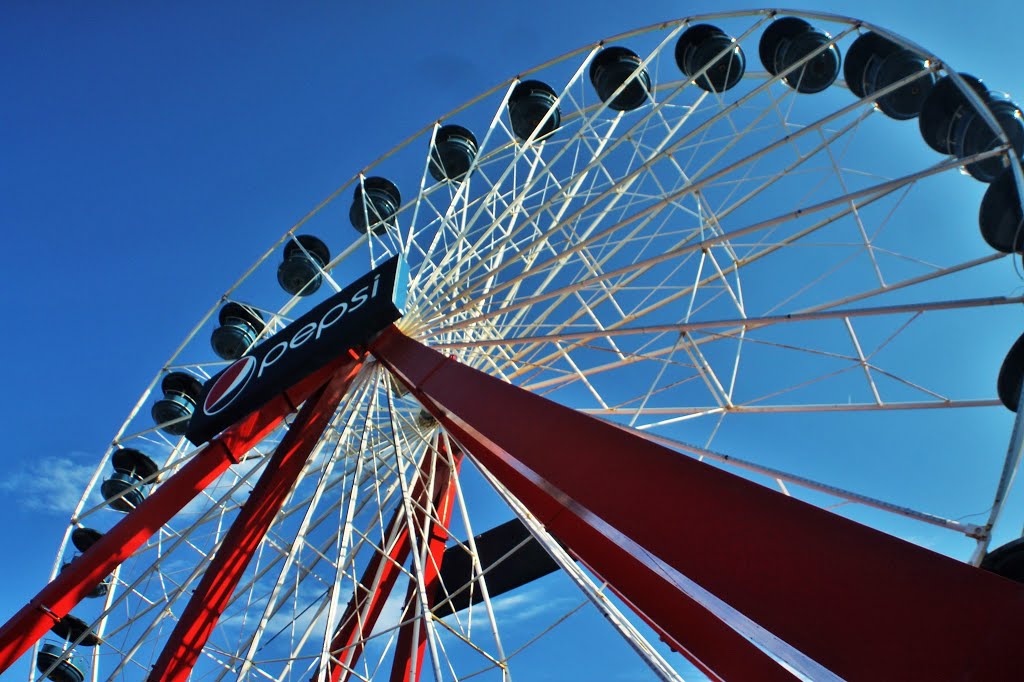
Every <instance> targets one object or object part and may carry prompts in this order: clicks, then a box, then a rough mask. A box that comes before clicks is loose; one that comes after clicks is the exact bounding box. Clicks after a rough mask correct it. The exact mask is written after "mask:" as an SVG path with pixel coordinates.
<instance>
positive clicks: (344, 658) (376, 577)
mask: <svg viewBox="0 0 1024 682" xmlns="http://www.w3.org/2000/svg"><path fill="white" fill-rule="evenodd" d="M432 471H433V472H435V473H434V475H433V477H432V476H431V472H432ZM449 471H450V470H449V467H448V462H447V459H446V458H444V457H440V458H439V457H437V453H436V451H435V450H434V449H433V448H429V449H428V450H427V452H426V453H425V454H424V457H423V460H422V461H421V462H420V467H419V473H418V475H417V477H416V479H415V480H414V481H413V484H412V490H410V492H409V495H410V497H411V498H412V499H413V500H414V501H416V506H417V507H419V506H423V504H424V502H425V499H433V500H434V502H435V504H437V503H438V501H439V495H442V494H444V493H445V491H446V490H447V487H448V482H449V480H450V477H449V475H448V472H449ZM441 472H444V475H440V474H441ZM428 496H429V498H428ZM384 537H385V538H387V541H386V544H385V545H384V548H383V552H378V553H376V554H374V555H373V557H371V559H370V562H369V564H368V565H367V567H366V569H365V570H364V571H363V575H362V577H361V578H360V580H359V585H358V586H356V588H355V590H354V592H353V594H352V598H351V600H349V603H348V606H347V607H346V608H345V612H344V614H343V615H342V617H341V620H340V621H338V627H337V629H336V631H335V634H334V638H333V639H332V640H331V648H330V659H329V660H328V661H327V675H326V679H328V680H330V681H331V682H339V680H342V681H344V680H348V678H349V676H350V674H351V670H352V669H353V668H354V667H355V665H356V663H357V662H358V661H359V658H360V656H362V653H363V648H364V646H365V641H366V638H367V637H369V636H370V633H371V632H372V631H373V628H374V626H375V625H376V624H377V619H378V618H379V617H380V613H381V611H382V610H383V608H384V603H385V602H386V601H387V598H388V596H389V595H390V594H391V590H392V589H394V586H395V581H397V580H398V577H399V575H401V573H402V569H401V566H402V564H403V563H405V560H406V559H407V558H408V557H409V550H410V549H411V543H410V538H409V524H408V523H407V522H406V518H405V509H404V508H403V507H402V506H399V507H398V508H397V509H396V510H395V513H394V516H392V517H391V521H390V522H389V523H388V526H387V530H386V531H385V532H384ZM318 679H320V677H319V675H316V676H314V677H313V680H314V682H315V681H316V680H318Z"/></svg>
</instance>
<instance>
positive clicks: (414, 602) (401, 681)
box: [391, 442, 462, 682]
mask: <svg viewBox="0 0 1024 682" xmlns="http://www.w3.org/2000/svg"><path fill="white" fill-rule="evenodd" d="M438 449H439V454H440V457H438V458H436V459H437V468H436V470H435V473H434V477H435V480H436V481H437V482H436V483H435V485H434V486H433V488H434V489H435V491H436V492H435V495H434V499H433V500H432V503H433V506H432V509H434V510H436V516H437V518H436V519H435V518H434V517H433V516H431V515H429V514H427V513H425V512H424V510H423V509H417V510H416V529H417V531H418V532H417V534H418V536H419V538H420V542H422V541H423V539H424V538H427V547H426V550H427V551H426V555H425V556H424V557H422V561H423V563H422V566H423V587H424V591H425V592H426V598H427V609H428V610H431V609H433V608H434V604H435V603H436V602H437V593H438V586H439V579H440V573H441V563H442V561H443V560H444V550H445V545H446V544H447V543H448V537H449V533H448V526H449V524H450V522H451V518H452V509H453V507H454V504H455V486H454V485H451V474H452V471H451V466H450V465H449V464H448V453H447V449H446V448H445V447H444V445H443V444H442V443H440V442H439V443H438ZM453 461H454V462H455V470H456V472H458V469H459V465H460V464H462V452H461V451H459V452H458V453H456V455H455V457H454V458H453ZM419 612H420V611H419V592H418V590H417V589H416V584H415V583H414V582H412V581H410V583H409V590H408V592H407V594H406V597H405V607H404V609H403V613H402V620H405V619H407V618H410V617H411V616H412V615H414V614H416V613H419ZM414 644H415V648H416V655H415V666H416V670H415V672H413V663H414V657H413V645H414ZM426 653H427V628H426V624H425V622H424V621H423V620H416V621H409V622H407V623H404V624H403V625H402V627H401V628H400V629H399V632H398V642H397V644H396V645H395V659H394V661H393V662H392V665H391V682H406V680H412V679H414V680H417V682H418V681H419V679H420V672H421V671H422V670H423V661H424V658H425V656H426Z"/></svg>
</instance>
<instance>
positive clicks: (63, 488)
mask: <svg viewBox="0 0 1024 682" xmlns="http://www.w3.org/2000/svg"><path fill="white" fill-rule="evenodd" d="M95 470H96V463H95V461H92V462H83V461H81V460H80V459H78V458H77V457H75V455H74V454H73V455H71V456H43V457H40V458H38V459H35V460H33V462H32V464H31V466H27V465H23V466H22V468H20V469H18V470H17V471H15V472H14V473H12V474H8V475H7V476H6V477H5V478H4V479H3V480H2V481H0V490H2V491H4V492H6V493H8V494H9V495H10V496H12V497H14V498H15V499H17V500H18V501H19V503H20V504H21V506H22V507H23V508H24V509H28V510H31V511H38V512H44V513H51V514H61V515H66V514H70V513H71V512H73V511H74V510H75V506H76V505H77V504H78V501H79V500H80V499H81V498H82V491H84V490H85V486H86V485H87V484H88V483H89V479H90V478H91V477H92V474H93V472H94V471H95Z"/></svg>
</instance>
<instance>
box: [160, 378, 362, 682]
mask: <svg viewBox="0 0 1024 682" xmlns="http://www.w3.org/2000/svg"><path fill="white" fill-rule="evenodd" d="M362 366H363V365H362V362H352V363H349V364H348V365H346V366H343V367H342V368H341V369H339V371H338V373H337V374H335V375H334V377H333V378H332V379H331V380H330V381H329V382H328V383H327V385H326V386H324V387H323V388H321V389H320V390H319V391H318V392H316V393H314V394H313V395H312V396H310V397H309V399H308V400H307V401H306V404H305V405H303V406H302V409H301V410H300V411H299V414H298V416H296V418H295V421H294V422H293V423H292V426H291V428H290V429H289V430H288V433H286V434H285V436H284V438H282V439H281V442H280V444H279V445H278V446H277V449H276V450H275V451H274V454H273V456H272V457H271V458H270V461H269V462H267V465H266V467H265V468H264V470H263V473H261V474H260V479H259V481H257V482H256V485H255V486H254V487H253V489H252V492H251V493H250V494H249V499H247V500H246V501H245V504H244V505H243V506H242V509H241V511H239V513H238V516H237V517H236V518H235V520H234V522H233V523H232V524H231V528H229V529H228V532H227V534H226V535H225V536H224V539H223V541H222V542H221V545H220V547H219V548H218V550H217V553H216V555H214V558H213V561H211V562H210V566H209V567H208V568H207V569H206V572H205V573H204V574H203V577H202V580H200V582H199V585H198V587H196V589H195V591H194V592H193V593H192V596H191V598H189V602H188V604H187V605H186V606H185V610H184V611H183V612H182V614H181V617H180V618H179V619H178V622H177V624H176V625H175V626H174V630H173V631H172V632H171V635H170V637H168V638H167V642H166V643H165V644H164V649H163V651H162V652H161V653H160V657H159V658H158V659H157V661H156V664H155V665H154V666H153V669H152V672H151V673H150V675H149V679H150V680H152V681H153V682H157V681H160V682H182V681H183V680H186V679H188V676H189V675H190V674H191V672H192V668H193V666H195V663H196V660H197V659H198V658H199V654H200V653H202V651H203V647H204V646H206V641H207V639H208V638H209V636H210V633H211V632H213V628H214V627H216V625H217V621H218V620H219V619H220V616H221V614H222V613H223V612H224V609H225V607H226V606H227V605H228V602H229V601H230V600H231V595H232V594H234V591H235V588H236V587H238V581H239V580H241V578H242V573H244V572H245V569H246V567H247V566H248V565H249V562H250V561H251V560H252V557H253V553H254V552H255V551H256V548H257V547H258V546H259V544H260V542H261V541H262V540H263V536H265V535H266V533H267V530H268V529H269V528H270V525H271V523H272V522H273V520H274V517H276V516H277V513H278V512H279V511H280V510H281V506H282V505H284V502H285V499H286V498H287V497H288V494H289V493H290V492H291V490H292V487H294V485H295V481H296V480H297V479H298V476H299V474H300V473H302V469H303V467H305V465H306V462H307V460H308V459H309V455H310V453H312V452H313V449H314V448H315V447H316V444H317V443H318V442H319V440H320V437H321V436H322V435H323V432H324V430H325V429H326V428H327V425H328V424H329V423H330V421H331V418H332V417H333V416H334V413H335V411H336V410H337V407H338V403H340V402H341V399H342V398H343V397H344V396H345V393H346V392H347V391H348V387H349V385H350V384H351V383H352V380H353V379H354V378H355V377H356V374H358V372H359V370H360V369H361V368H362Z"/></svg>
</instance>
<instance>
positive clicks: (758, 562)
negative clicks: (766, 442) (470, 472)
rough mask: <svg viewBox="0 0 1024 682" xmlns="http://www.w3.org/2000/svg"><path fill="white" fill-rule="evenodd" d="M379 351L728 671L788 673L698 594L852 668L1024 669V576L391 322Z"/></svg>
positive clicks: (683, 646) (627, 587)
mask: <svg viewBox="0 0 1024 682" xmlns="http://www.w3.org/2000/svg"><path fill="white" fill-rule="evenodd" d="M370 350H371V352H372V353H373V354H374V355H375V356H376V357H377V358H378V359H379V360H380V361H381V362H382V363H383V364H384V365H385V366H386V367H387V368H388V369H389V370H391V371H392V372H393V373H395V374H396V375H397V376H398V377H399V379H401V381H402V382H403V383H404V384H406V385H407V386H409V387H411V389H412V390H413V392H414V394H415V395H416V396H417V397H418V398H419V399H420V401H421V402H422V403H423V405H424V406H425V407H427V409H428V410H430V412H431V413H432V414H433V415H434V416H435V417H436V418H437V419H438V420H439V421H440V422H441V423H442V424H443V425H444V426H445V428H447V429H448V430H449V431H450V432H451V433H452V434H453V435H454V436H455V437H456V438H457V439H458V440H459V442H460V443H461V444H462V445H463V446H464V447H466V448H467V449H468V450H469V451H470V452H472V453H473V455H474V456H475V457H476V458H477V459H478V460H479V461H480V462H481V464H482V465H483V466H485V467H487V468H488V469H489V470H490V471H491V472H492V473H493V474H494V475H495V476H497V477H498V478H499V480H501V481H502V483H503V484H504V485H505V486H507V487H508V488H509V489H510V490H511V491H512V492H513V493H514V494H515V495H516V496H517V497H518V498H519V499H520V500H522V501H523V503H524V504H526V506H527V507H528V508H529V509H530V510H531V512H532V513H533V514H534V515H536V516H537V517H538V519H539V520H540V521H541V522H542V523H543V524H544V525H545V526H546V527H547V528H548V529H549V530H550V531H551V532H552V533H553V534H554V535H555V536H556V537H558V538H559V540H561V541H562V542H563V543H564V544H565V545H566V546H568V547H569V549H570V550H571V551H572V552H573V553H574V554H575V555H577V556H579V558H580V559H581V560H582V561H584V562H585V563H586V564H587V565H588V566H591V567H592V568H593V569H594V571H596V572H597V573H598V574H599V575H601V576H602V578H604V579H605V580H608V581H609V582H610V584H611V585H613V586H614V588H615V590H616V591H617V592H618V593H620V594H621V595H622V596H623V598H624V599H625V600H626V601H627V602H628V603H629V604H630V605H631V607H632V608H634V609H636V610H637V611H638V612H639V613H640V614H642V615H643V617H644V618H645V619H648V620H649V621H651V622H653V623H655V624H657V626H658V628H659V629H660V630H661V631H662V632H664V633H665V634H666V635H667V636H668V637H669V638H670V639H671V641H672V643H673V646H676V645H678V647H679V648H680V650H682V651H685V652H686V653H687V655H688V656H690V657H692V658H694V659H696V660H697V661H699V662H700V664H701V665H702V666H704V667H706V668H708V669H710V670H712V671H714V673H715V674H716V675H717V676H719V677H721V678H723V679H730V680H731V679H736V680H753V679H756V680H765V679H784V677H783V675H785V674H788V673H785V672H784V671H783V670H782V669H781V668H780V667H779V666H778V665H776V664H775V663H774V661H772V660H771V659H768V658H767V657H765V656H764V655H763V654H760V652H759V651H758V650H757V649H754V648H753V647H752V646H750V645H748V644H747V643H746V639H745V638H744V637H742V636H740V635H738V634H736V633H735V632H734V631H733V630H732V629H731V628H729V627H727V626H726V625H725V624H724V623H723V622H722V621H720V620H719V619H718V618H717V617H715V616H714V615H712V614H711V612H710V611H708V610H707V609H706V608H705V607H704V606H702V605H701V604H700V603H698V601H697V600H698V599H699V600H702V601H703V602H704V603H705V604H709V603H710V602H708V601H707V599H706V594H707V593H710V595H713V596H714V597H715V598H717V599H718V600H721V602H724V604H727V605H728V606H729V607H732V608H733V609H735V610H736V611H738V612H739V613H741V614H743V615H744V616H746V617H747V618H749V619H750V620H751V621H753V623H756V624H757V625H759V626H760V627H763V628H764V629H766V630H767V631H768V632H769V633H771V635H774V636H775V637H777V638H779V639H781V640H782V642H784V643H786V644H788V647H787V646H782V647H780V648H778V649H777V650H780V651H783V652H784V653H786V650H787V649H788V648H789V647H792V648H794V649H795V650H797V651H798V652H802V653H803V654H804V655H806V656H807V657H809V658H810V659H812V660H813V661H816V662H817V664H818V665H820V666H823V667H824V668H826V669H827V670H830V671H832V672H833V673H835V674H836V675H839V676H841V677H843V678H846V679H851V680H854V679H856V680H860V679H865V680H867V679H878V677H879V675H880V674H882V675H883V676H884V677H885V678H886V679H977V680H1003V679H1016V678H1017V677H1018V676H1019V675H1020V671H1021V670H1022V669H1024V647H1021V646H1020V642H1019V634H1020V618H1021V613H1024V585H1021V584H1018V583H1014V582H1011V581H1009V580H1006V579H1004V578H1001V577H999V576H995V575H993V574H990V573H987V572H985V571H981V570H979V569H976V568H974V567H971V566H968V565H966V564H963V563H961V562H958V561H955V560H953V559H950V558H949V557H945V556H942V555H939V554H936V553H934V552H931V551H929V550H926V549H923V548H921V547H918V546H916V545H913V544H911V543H908V542H904V541H902V540H899V539H898V538H895V537H892V536H890V535H886V534H885V533H881V532H879V531H876V530H874V529H871V528H868V527H866V526H862V525H860V524H858V523H855V522H853V521H850V520H848V519H845V518H842V517H840V516H837V515H835V514H832V513H830V512H826V511H824V510H822V509H819V508H817V507H814V506H812V505H810V504H807V503H804V502H802V501H800V500H796V499H794V498H792V497H787V496H785V495H782V494H781V493H777V492H775V491H773V490H770V489H768V488H766V487H764V486H761V485H758V484H756V483H753V482H751V481H748V480H746V479H743V478H740V477H739V476H735V475H733V474H730V473H728V472H725V471H722V470H720V469H716V468H714V467H712V466H710V465H708V464H705V463H702V462H699V461H697V460H694V459H692V458H690V457H686V456H684V455H681V454H680V453H678V452H675V451H672V450H670V449H668V448H665V447H663V446H660V445H658V444H655V443H652V442H650V441H647V440H645V439H643V438H640V437H637V436H635V435H633V434H630V433H628V432H626V431H624V430H622V429H620V428H617V427H616V426H614V425H612V424H609V423H606V422H603V421H601V420H598V419H595V418H593V417H590V416H587V415H584V414H581V413H578V412H576V411H574V410H572V409H570V408H567V407H564V406H562V405H558V404H556V403H554V402H552V401H549V400H547V399H545V398H542V397H539V396H536V395H533V394H532V393H529V392H528V391H524V390H522V389H520V388H517V387H515V386H512V385H510V384H507V383H504V382H502V381H500V380H498V379H495V378H493V377H490V376H488V375H486V374H483V373H482V372H479V371H477V370H474V369H472V368H470V367H466V366H465V365H461V364H459V363H458V362H455V361H453V360H450V359H448V358H446V357H445V356H443V355H441V354H440V353H437V352H435V351H433V350H431V349H430V348H427V347H426V346H423V345H422V344H420V343H418V342H416V341H413V340H412V339H409V338H408V337H406V336H404V335H403V334H402V333H401V332H399V331H397V330H396V329H395V328H391V329H390V330H389V331H386V332H385V333H384V334H382V335H381V336H380V337H379V338H378V339H377V340H376V341H375V342H374V343H373V344H372V345H371V348H370ZM526 425H528V427H526ZM695 587H696V588H697V589H695ZM701 590H704V591H706V592H705V594H704V595H702V594H701ZM716 610H718V611H721V609H720V608H717V607H716ZM732 621H733V622H736V620H735V618H733V619H732ZM764 643H765V645H766V646H772V644H771V643H770V642H769V641H768V640H764ZM789 651H790V652H792V649H789ZM759 654H760V657H759ZM882 671H884V672H882Z"/></svg>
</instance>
